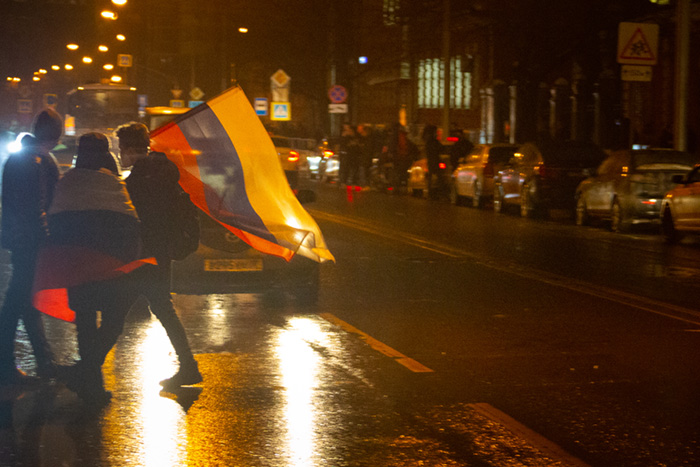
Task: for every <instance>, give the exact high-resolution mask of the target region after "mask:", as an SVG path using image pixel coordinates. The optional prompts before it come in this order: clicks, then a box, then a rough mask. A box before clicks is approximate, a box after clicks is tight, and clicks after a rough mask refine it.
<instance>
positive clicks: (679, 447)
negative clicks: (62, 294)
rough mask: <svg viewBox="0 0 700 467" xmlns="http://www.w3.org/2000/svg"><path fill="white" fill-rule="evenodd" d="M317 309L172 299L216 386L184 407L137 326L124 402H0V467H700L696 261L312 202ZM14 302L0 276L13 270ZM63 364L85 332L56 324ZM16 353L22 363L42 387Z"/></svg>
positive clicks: (444, 210)
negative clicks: (322, 243)
mask: <svg viewBox="0 0 700 467" xmlns="http://www.w3.org/2000/svg"><path fill="white" fill-rule="evenodd" d="M318 193H319V200H318V201H317V202H316V203H314V204H313V205H310V206H309V210H310V212H311V213H312V215H313V216H314V217H316V219H317V220H318V222H319V224H320V226H321V229H322V231H323V233H324V235H325V237H326V241H327V243H328V245H329V248H330V249H331V251H332V252H333V254H334V255H335V257H336V259H337V263H336V264H325V265H323V267H322V270H321V293H320V297H319V301H318V304H317V305H315V306H308V305H302V304H299V303H297V302H295V301H293V300H289V299H285V298H284V297H273V298H270V297H267V296H265V295H259V294H221V295H216V294H211V295H177V296H176V297H175V303H176V306H177V308H178V311H179V313H180V315H181V317H182V320H183V323H184V325H185V327H186V329H187V331H188V335H189V336H190V340H191V343H192V347H193V350H194V352H195V353H196V356H197V360H198V361H199V363H200V367H201V370H202V373H203V375H204V383H203V384H201V385H198V386H194V387H190V388H183V389H182V390H181V391H178V393H176V394H172V393H167V392H163V391H161V390H160V386H159V385H158V381H160V380H161V379H164V378H166V377H168V376H170V375H171V374H172V373H173V372H174V371H175V370H176V365H175V361H174V355H173V353H172V350H171V348H170V346H169V343H168V340H167V337H166V336H165V333H164V331H163V330H162V328H161V327H160V324H159V323H158V322H157V321H156V320H154V319H153V318H152V317H151V316H150V315H149V314H148V313H147V312H146V311H144V310H142V309H135V310H133V311H132V313H131V314H130V316H129V321H128V325H127V327H126V329H125V332H124V334H123V335H122V337H121V339H120V341H119V343H118V345H117V346H116V348H115V350H114V351H113V353H111V354H110V356H109V358H108V361H107V363H106V365H105V368H104V373H105V379H106V385H107V387H108V389H110V390H112V392H113V399H112V402H111V403H110V404H109V406H107V407H106V408H105V409H103V410H101V411H97V412H95V411H89V410H86V408H85V407H84V406H83V405H82V404H81V403H80V401H79V400H77V399H76V397H75V395H74V394H72V393H71V392H70V391H68V390H67V389H65V388H64V387H63V386H62V385H60V384H56V385H49V386H45V387H41V388H36V389H32V390H27V391H24V392H19V391H4V392H3V394H2V395H1V396H2V397H1V399H2V400H1V404H2V405H1V406H0V415H1V416H2V430H0V443H1V444H0V462H1V463H2V464H1V465H28V466H33V465H46V466H58V465H61V466H63V465H65V466H102V465H104V466H123V465H139V466H185V465H192V466H199V465H201V466H209V465H216V466H218V465H221V466H233V465H235V466H323V465H327V466H414V465H432V466H442V465H445V466H452V465H455V466H485V465H493V466H511V465H512V466H519V465H525V466H541V465H542V466H550V465H552V466H553V465H585V464H588V465H594V466H652V465H699V464H700V452H699V451H698V446H697V441H698V439H700V433H699V432H700V430H699V428H700V423H699V422H700V407H699V405H700V404H698V403H697V402H696V399H697V398H696V395H697V389H698V388H699V387H700V380H699V378H698V375H697V373H698V371H697V369H698V368H700V357H699V356H698V352H697V349H698V345H699V344H700V342H699V339H700V332H698V331H700V324H698V323H700V317H699V316H700V314H699V311H698V307H697V305H696V302H697V300H696V297H697V292H698V284H699V282H698V280H697V279H698V276H699V275H700V274H698V273H699V269H698V268H700V266H699V265H700V244H698V243H697V242H694V241H687V242H685V243H684V244H682V245H679V246H677V247H666V246H665V245H663V244H662V243H661V242H660V241H659V239H658V238H657V237H656V236H655V235H652V234H651V233H649V232H648V231H644V230H641V231H638V232H636V233H634V234H632V235H625V236H620V235H613V234H610V233H608V232H606V231H605V230H604V229H601V228H587V229H576V228H574V227H573V226H571V225H570V221H568V220H567V219H560V218H557V219H554V220H545V221H542V220H541V221H531V220H522V219H519V218H517V217H515V216H508V215H506V216H496V215H494V214H493V213H490V212H480V211H477V210H473V209H469V208H459V207H454V206H451V205H449V204H447V203H445V202H431V201H427V200H423V199H414V198H410V197H397V196H387V195H384V194H380V193H374V192H361V193H356V192H350V193H348V192H347V191H345V190H341V189H338V188H334V187H318ZM2 259H3V261H2V273H1V277H2V281H3V290H4V285H5V284H6V281H7V276H8V267H7V266H6V263H7V257H6V255H4V256H3V257H2ZM46 323H47V327H48V329H49V336H50V339H51V342H52V344H53V345H54V348H55V349H56V350H57V353H58V354H59V357H60V359H61V360H62V361H64V362H67V361H70V360H72V359H75V358H76V354H75V353H76V351H75V336H74V329H73V327H72V325H70V324H66V323H60V322H57V321H55V320H50V319H47V320H46ZM27 354H28V352H27V344H26V340H25V339H23V338H22V336H20V339H19V343H18V355H19V356H20V360H19V362H20V365H21V366H22V367H23V368H25V369H27V370H28V371H29V372H32V371H33V362H32V360H31V357H28V356H27Z"/></svg>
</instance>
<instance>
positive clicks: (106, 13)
mask: <svg viewBox="0 0 700 467" xmlns="http://www.w3.org/2000/svg"><path fill="white" fill-rule="evenodd" d="M100 16H102V17H103V18H104V19H111V20H112V21H114V20H116V19H117V14H116V13H115V12H113V11H109V10H102V12H100Z"/></svg>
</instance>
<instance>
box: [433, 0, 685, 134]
mask: <svg viewBox="0 0 700 467" xmlns="http://www.w3.org/2000/svg"><path fill="white" fill-rule="evenodd" d="M688 1H689V0H688ZM442 8H443V12H442V61H443V64H444V65H443V68H444V72H445V76H444V82H443V86H444V88H445V93H444V95H443V103H442V136H443V141H446V138H447V137H448V136H449V135H450V96H451V94H452V93H451V92H450V91H451V89H450V86H451V84H450V0H443V2H442Z"/></svg>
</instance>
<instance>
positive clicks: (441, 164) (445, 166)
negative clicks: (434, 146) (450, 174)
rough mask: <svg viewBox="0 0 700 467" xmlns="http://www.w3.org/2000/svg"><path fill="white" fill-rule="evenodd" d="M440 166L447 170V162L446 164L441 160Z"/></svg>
mask: <svg viewBox="0 0 700 467" xmlns="http://www.w3.org/2000/svg"><path fill="white" fill-rule="evenodd" d="M438 167H439V168H440V170H445V169H446V168H447V164H445V163H444V162H440V163H439V164H438Z"/></svg>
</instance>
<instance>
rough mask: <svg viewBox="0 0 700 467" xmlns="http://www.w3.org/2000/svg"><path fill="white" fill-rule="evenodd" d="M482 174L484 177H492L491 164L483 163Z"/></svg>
mask: <svg viewBox="0 0 700 467" xmlns="http://www.w3.org/2000/svg"><path fill="white" fill-rule="evenodd" d="M482 172H483V174H484V177H489V178H491V177H493V164H491V163H490V162H484V166H483V167H482Z"/></svg>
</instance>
